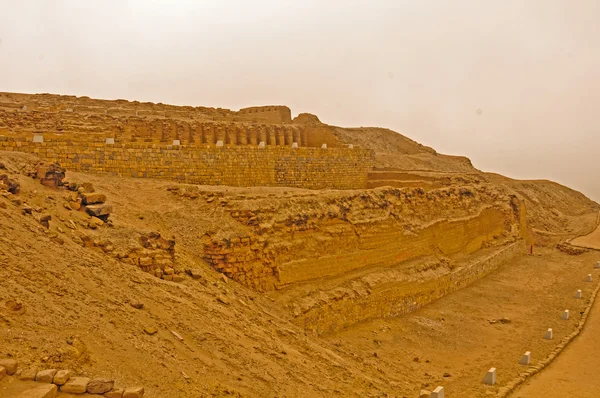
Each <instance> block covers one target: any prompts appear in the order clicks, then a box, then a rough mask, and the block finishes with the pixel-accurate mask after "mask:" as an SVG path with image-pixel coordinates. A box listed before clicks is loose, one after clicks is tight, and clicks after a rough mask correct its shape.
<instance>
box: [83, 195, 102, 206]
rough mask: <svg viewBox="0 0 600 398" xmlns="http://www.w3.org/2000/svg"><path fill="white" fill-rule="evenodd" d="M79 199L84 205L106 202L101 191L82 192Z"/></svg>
mask: <svg viewBox="0 0 600 398" xmlns="http://www.w3.org/2000/svg"><path fill="white" fill-rule="evenodd" d="M81 200H82V202H83V204H84V205H95V204H100V203H104V202H106V195H103V194H101V193H95V192H94V193H83V194H81Z"/></svg>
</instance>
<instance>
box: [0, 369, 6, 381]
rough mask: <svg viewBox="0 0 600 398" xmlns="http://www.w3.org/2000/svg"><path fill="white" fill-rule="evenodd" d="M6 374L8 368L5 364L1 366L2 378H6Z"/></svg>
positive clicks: (0, 373) (0, 375) (0, 376)
mask: <svg viewBox="0 0 600 398" xmlns="http://www.w3.org/2000/svg"><path fill="white" fill-rule="evenodd" d="M4 376H6V368H5V367H4V366H0V380H2V379H4Z"/></svg>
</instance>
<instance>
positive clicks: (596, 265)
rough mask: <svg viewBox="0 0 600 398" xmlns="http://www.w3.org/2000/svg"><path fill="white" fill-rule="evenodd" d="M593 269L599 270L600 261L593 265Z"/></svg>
mask: <svg viewBox="0 0 600 398" xmlns="http://www.w3.org/2000/svg"><path fill="white" fill-rule="evenodd" d="M594 268H596V269H597V268H600V261H598V262H597V263H596V264H594Z"/></svg>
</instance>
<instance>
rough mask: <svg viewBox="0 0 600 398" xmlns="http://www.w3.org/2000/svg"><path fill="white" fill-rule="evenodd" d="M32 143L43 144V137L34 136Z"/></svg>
mask: <svg viewBox="0 0 600 398" xmlns="http://www.w3.org/2000/svg"><path fill="white" fill-rule="evenodd" d="M33 142H35V143H39V144H41V143H42V142H44V136H43V135H41V134H35V135H34V136H33Z"/></svg>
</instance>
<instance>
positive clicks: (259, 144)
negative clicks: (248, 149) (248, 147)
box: [258, 141, 266, 148]
mask: <svg viewBox="0 0 600 398" xmlns="http://www.w3.org/2000/svg"><path fill="white" fill-rule="evenodd" d="M258 147H259V148H265V147H266V144H265V142H264V141H261V142H259V143H258Z"/></svg>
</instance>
